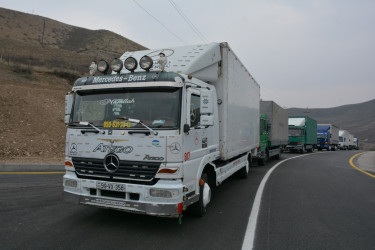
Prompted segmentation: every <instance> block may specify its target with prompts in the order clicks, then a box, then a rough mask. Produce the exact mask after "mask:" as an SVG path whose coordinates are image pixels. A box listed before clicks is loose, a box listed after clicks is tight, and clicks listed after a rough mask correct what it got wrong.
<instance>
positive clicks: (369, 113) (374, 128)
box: [288, 99, 375, 149]
mask: <svg viewBox="0 0 375 250" xmlns="http://www.w3.org/2000/svg"><path fill="white" fill-rule="evenodd" d="M288 112H289V115H305V114H306V109H298V108H292V109H288ZM307 112H308V113H307V115H308V116H310V117H311V118H313V119H315V120H316V121H317V122H318V123H333V124H335V125H336V126H338V127H339V128H340V129H345V130H348V131H349V132H350V133H351V134H353V135H354V137H358V138H359V140H360V145H361V146H362V148H364V149H375V99H374V100H371V101H368V102H364V103H358V104H350V105H344V106H339V107H334V108H324V109H323V108H320V109H309V110H308V111H307Z"/></svg>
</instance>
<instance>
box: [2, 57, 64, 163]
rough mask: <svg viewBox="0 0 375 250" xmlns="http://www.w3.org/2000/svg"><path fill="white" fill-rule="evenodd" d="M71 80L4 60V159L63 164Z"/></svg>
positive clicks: (5, 160)
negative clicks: (26, 70) (19, 69)
mask: <svg viewBox="0 0 375 250" xmlns="http://www.w3.org/2000/svg"><path fill="white" fill-rule="evenodd" d="M70 89H71V86H70V85H69V84H68V82H67V80H65V79H62V78H59V77H56V76H54V75H52V74H48V73H38V72H35V71H33V72H31V73H30V72H29V73H15V72H14V70H13V68H12V67H9V66H7V65H4V64H0V163H55V164H63V162H64V153H65V151H64V150H65V132H66V128H65V125H64V102H65V94H66V92H68V91H69V90H70Z"/></svg>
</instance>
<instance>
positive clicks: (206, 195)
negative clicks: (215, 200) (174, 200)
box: [189, 173, 211, 217]
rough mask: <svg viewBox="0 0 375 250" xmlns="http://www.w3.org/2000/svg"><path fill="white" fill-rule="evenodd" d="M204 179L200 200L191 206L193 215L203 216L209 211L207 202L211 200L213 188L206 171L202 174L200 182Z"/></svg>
mask: <svg viewBox="0 0 375 250" xmlns="http://www.w3.org/2000/svg"><path fill="white" fill-rule="evenodd" d="M201 181H203V183H202V185H199V200H198V201H197V202H196V203H194V204H192V205H191V206H190V207H189V210H190V212H191V214H192V215H194V216H198V217H203V216H204V215H205V214H206V211H207V209H206V208H207V204H208V203H209V202H210V200H211V188H210V186H209V185H208V177H207V174H206V173H203V174H202V176H201V180H200V182H201Z"/></svg>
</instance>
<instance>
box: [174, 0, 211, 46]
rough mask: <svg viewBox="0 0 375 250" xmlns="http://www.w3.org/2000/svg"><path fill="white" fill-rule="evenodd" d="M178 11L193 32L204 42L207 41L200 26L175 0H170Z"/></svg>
mask: <svg viewBox="0 0 375 250" xmlns="http://www.w3.org/2000/svg"><path fill="white" fill-rule="evenodd" d="M168 1H169V3H170V4H171V5H172V6H173V8H174V9H175V10H176V11H177V13H178V14H179V15H180V16H181V17H182V18H183V19H184V20H185V22H186V23H187V24H188V25H189V26H190V28H191V29H192V30H193V32H194V33H195V34H196V35H197V36H198V37H199V38H200V39H201V40H202V41H203V42H204V43H207V39H206V38H205V36H204V35H203V34H202V33H201V32H200V31H199V30H198V28H197V27H196V26H195V25H194V24H193V23H192V22H191V21H190V19H189V18H188V17H187V16H186V15H185V14H184V12H183V11H182V10H181V9H180V8H179V7H178V6H177V4H176V3H175V2H174V1H173V0H168Z"/></svg>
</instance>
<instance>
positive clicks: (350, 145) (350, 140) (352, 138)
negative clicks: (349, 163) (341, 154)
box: [348, 133, 354, 150]
mask: <svg viewBox="0 0 375 250" xmlns="http://www.w3.org/2000/svg"><path fill="white" fill-rule="evenodd" d="M353 148H354V136H353V135H352V134H350V133H349V146H348V149H349V150H352V149H353Z"/></svg>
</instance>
